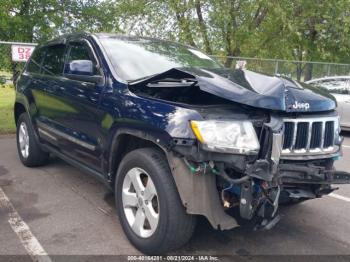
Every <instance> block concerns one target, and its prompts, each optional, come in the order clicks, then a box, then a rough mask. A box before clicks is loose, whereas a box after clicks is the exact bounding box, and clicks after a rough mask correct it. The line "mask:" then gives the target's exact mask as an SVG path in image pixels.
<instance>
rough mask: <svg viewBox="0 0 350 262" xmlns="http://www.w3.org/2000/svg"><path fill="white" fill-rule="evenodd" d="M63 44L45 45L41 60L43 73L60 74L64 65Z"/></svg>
mask: <svg viewBox="0 0 350 262" xmlns="http://www.w3.org/2000/svg"><path fill="white" fill-rule="evenodd" d="M64 52H65V45H54V46H48V47H46V52H45V58H44V62H43V74H45V75H62V72H63V66H64Z"/></svg>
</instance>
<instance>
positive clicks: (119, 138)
mask: <svg viewBox="0 0 350 262" xmlns="http://www.w3.org/2000/svg"><path fill="white" fill-rule="evenodd" d="M171 141H172V139H171V137H170V136H169V135H166V134H164V133H163V132H158V131H153V132H149V131H147V133H146V132H144V131H141V130H138V129H124V128H123V129H119V130H118V131H117V132H115V134H114V136H113V139H112V141H111V144H110V145H111V146H110V150H109V156H108V180H109V183H110V184H111V185H113V184H114V182H115V178H116V174H117V170H118V167H119V165H120V163H121V161H122V159H123V158H124V156H125V155H126V154H127V153H129V152H131V151H133V150H135V149H138V148H145V147H152V148H156V149H158V150H159V151H160V152H162V153H164V155H165V156H166V155H167V151H168V150H169V148H170V147H171Z"/></svg>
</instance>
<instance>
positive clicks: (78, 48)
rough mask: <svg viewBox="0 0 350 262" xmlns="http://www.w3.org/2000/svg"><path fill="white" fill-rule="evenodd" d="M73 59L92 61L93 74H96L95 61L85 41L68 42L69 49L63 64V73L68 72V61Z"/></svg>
mask: <svg viewBox="0 0 350 262" xmlns="http://www.w3.org/2000/svg"><path fill="white" fill-rule="evenodd" d="M73 60H90V61H92V63H93V65H94V67H93V70H94V72H93V74H97V63H96V60H95V58H94V56H93V55H92V52H91V49H90V47H89V46H88V45H87V44H86V43H85V42H73V43H70V46H69V51H68V59H67V64H66V66H65V70H64V71H65V73H67V72H69V63H70V62H71V61H73Z"/></svg>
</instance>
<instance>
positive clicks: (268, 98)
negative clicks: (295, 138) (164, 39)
mask: <svg viewBox="0 0 350 262" xmlns="http://www.w3.org/2000/svg"><path fill="white" fill-rule="evenodd" d="M164 78H175V79H181V78H192V79H193V78H195V80H196V81H197V84H198V86H199V88H200V89H201V90H202V91H204V92H207V93H210V94H213V95H216V96H218V97H221V98H224V99H227V100H231V101H233V102H236V103H240V104H244V105H248V106H252V107H256V108H262V109H268V110H276V111H284V112H321V111H330V110H333V109H335V108H336V102H335V99H334V97H333V96H332V95H330V94H329V93H328V92H327V91H325V90H323V89H319V88H315V87H311V86H309V85H306V84H303V83H299V82H296V81H294V80H292V79H289V78H285V77H280V76H270V75H265V74H260V73H256V72H252V71H249V70H241V69H236V70H231V69H210V70H208V69H197V68H174V69H170V70H168V71H166V72H164V73H161V74H158V75H155V76H152V77H150V78H147V79H144V80H142V81H138V82H137V83H136V84H138V85H139V84H140V83H141V84H143V83H150V82H152V81H157V80H161V79H164Z"/></svg>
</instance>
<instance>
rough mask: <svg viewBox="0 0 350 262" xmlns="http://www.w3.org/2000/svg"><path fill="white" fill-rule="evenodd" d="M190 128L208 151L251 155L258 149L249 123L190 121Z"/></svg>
mask: <svg viewBox="0 0 350 262" xmlns="http://www.w3.org/2000/svg"><path fill="white" fill-rule="evenodd" d="M191 128H192V130H193V133H194V134H195V136H196V138H197V139H198V141H199V142H200V143H201V144H202V145H203V148H204V149H205V150H208V151H215V152H223V153H237V154H251V153H257V152H258V151H259V149H260V144H259V141H258V138H257V136H256V132H255V130H254V127H253V125H252V123H251V122H249V121H216V120H207V121H191Z"/></svg>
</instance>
